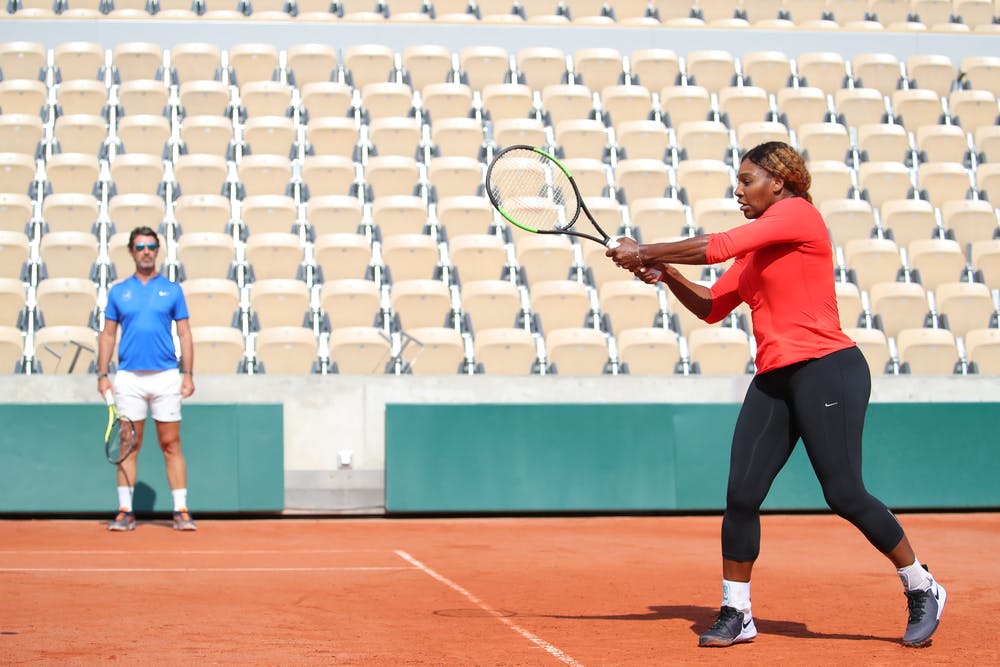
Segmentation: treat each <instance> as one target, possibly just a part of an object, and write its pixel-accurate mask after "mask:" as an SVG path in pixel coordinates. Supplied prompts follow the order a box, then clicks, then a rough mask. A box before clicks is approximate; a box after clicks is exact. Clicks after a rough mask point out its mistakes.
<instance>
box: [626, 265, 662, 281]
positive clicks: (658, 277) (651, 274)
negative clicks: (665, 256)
mask: <svg viewBox="0 0 1000 667" xmlns="http://www.w3.org/2000/svg"><path fill="white" fill-rule="evenodd" d="M667 270H668V267H667V265H666V264H659V265H655V266H644V267H642V268H641V269H639V270H638V271H635V272H634V273H635V277H636V278H638V279H639V280H641V281H642V282H644V283H647V284H649V285H655V284H656V283H659V282H663V278H664V277H665V276H666V275H667Z"/></svg>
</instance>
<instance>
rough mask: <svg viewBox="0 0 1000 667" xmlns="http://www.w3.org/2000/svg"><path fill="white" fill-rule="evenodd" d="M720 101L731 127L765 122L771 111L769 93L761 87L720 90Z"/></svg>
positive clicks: (720, 108)
mask: <svg viewBox="0 0 1000 667" xmlns="http://www.w3.org/2000/svg"><path fill="white" fill-rule="evenodd" d="M718 99H719V111H721V112H722V113H724V114H725V115H726V116H728V117H729V125H730V127H739V126H740V125H741V124H743V123H752V122H756V121H761V120H765V119H766V118H767V114H768V112H769V111H770V103H769V101H768V93H767V91H766V90H764V89H763V88H761V87H759V86H727V87H725V88H722V89H721V90H719V93H718Z"/></svg>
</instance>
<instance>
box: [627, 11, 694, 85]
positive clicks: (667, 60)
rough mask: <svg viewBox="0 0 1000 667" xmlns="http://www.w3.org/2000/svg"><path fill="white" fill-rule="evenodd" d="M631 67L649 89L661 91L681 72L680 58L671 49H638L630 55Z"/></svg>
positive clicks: (632, 71)
mask: <svg viewBox="0 0 1000 667" xmlns="http://www.w3.org/2000/svg"><path fill="white" fill-rule="evenodd" d="M677 4H678V5H680V4H681V3H677ZM662 18H664V17H663V15H662V13H661V19H662ZM629 68H630V70H631V73H632V74H633V75H634V76H638V78H639V83H641V84H642V85H643V86H645V87H646V88H647V89H649V90H650V91H660V90H663V89H664V88H666V87H667V86H673V85H674V83H676V81H677V75H678V74H680V58H679V57H678V55H677V53H676V52H675V51H673V50H671V49H664V48H650V49H638V50H636V51H633V52H632V53H631V55H630V56H629Z"/></svg>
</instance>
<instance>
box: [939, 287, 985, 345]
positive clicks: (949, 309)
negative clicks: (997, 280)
mask: <svg viewBox="0 0 1000 667" xmlns="http://www.w3.org/2000/svg"><path fill="white" fill-rule="evenodd" d="M934 301H935V304H936V305H937V312H938V313H943V314H944V315H947V316H948V329H949V330H950V331H951V332H952V333H953V334H955V335H956V336H964V335H965V334H966V332H968V331H971V330H972V329H981V328H985V327H988V326H989V325H990V319H991V317H993V316H994V315H995V313H996V311H997V307H996V305H995V304H994V303H993V297H992V295H991V294H990V288H989V287H987V286H986V285H985V284H983V283H967V282H946V283H941V284H939V285H938V286H937V288H936V289H935V290H934Z"/></svg>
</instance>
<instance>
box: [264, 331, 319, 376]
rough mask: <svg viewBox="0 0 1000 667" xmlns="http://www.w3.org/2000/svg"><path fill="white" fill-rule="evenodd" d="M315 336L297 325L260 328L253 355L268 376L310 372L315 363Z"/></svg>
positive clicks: (316, 356)
mask: <svg viewBox="0 0 1000 667" xmlns="http://www.w3.org/2000/svg"><path fill="white" fill-rule="evenodd" d="M317 349H318V348H317V342H316V336H315V335H313V332H312V331H311V330H310V329H306V328H305V327H300V326H276V327H267V328H262V329H261V330H260V331H259V332H258V333H257V336H256V340H255V343H254V355H255V357H256V359H257V361H258V362H260V363H262V364H263V365H264V372H265V373H267V374H268V375H300V374H305V373H309V372H310V371H311V370H312V368H313V364H315V363H316V361H317V358H318V355H317Z"/></svg>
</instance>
